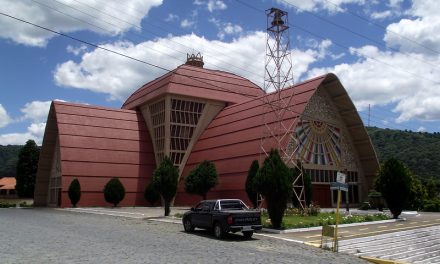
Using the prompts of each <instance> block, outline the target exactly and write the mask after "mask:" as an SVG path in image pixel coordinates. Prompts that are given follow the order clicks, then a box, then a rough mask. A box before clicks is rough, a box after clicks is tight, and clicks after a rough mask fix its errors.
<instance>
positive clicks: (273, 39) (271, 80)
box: [261, 8, 305, 209]
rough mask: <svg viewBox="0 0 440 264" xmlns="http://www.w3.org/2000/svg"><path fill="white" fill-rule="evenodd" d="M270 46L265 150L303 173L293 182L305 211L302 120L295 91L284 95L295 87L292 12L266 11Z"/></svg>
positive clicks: (266, 80) (267, 45) (267, 72)
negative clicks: (300, 144) (298, 130)
mask: <svg viewBox="0 0 440 264" xmlns="http://www.w3.org/2000/svg"><path fill="white" fill-rule="evenodd" d="M266 16H267V38H266V40H267V44H266V58H265V73H264V90H265V91H266V93H270V95H268V96H265V102H264V103H265V107H264V110H263V111H264V115H263V119H264V130H265V131H264V132H263V136H262V138H261V150H262V152H263V153H264V154H265V155H266V156H268V154H269V152H270V150H271V149H272V148H275V149H278V151H279V153H280V156H281V158H282V159H283V161H284V162H285V163H286V164H287V165H288V166H289V167H294V168H296V169H297V170H298V171H299V175H298V177H297V178H296V179H294V182H293V193H294V195H295V197H296V198H297V199H298V202H299V204H300V206H301V207H302V208H303V209H304V206H305V192H304V180H303V171H302V166H301V165H300V164H299V162H298V160H297V158H296V153H295V150H296V149H297V146H298V142H299V141H298V139H297V137H296V133H295V131H294V128H295V125H296V123H297V122H298V121H299V117H298V114H297V113H296V112H295V110H294V107H295V102H294V95H295V94H294V91H292V90H290V91H288V92H283V90H284V89H285V88H287V87H290V86H292V85H293V72H292V58H291V53H290V37H289V18H288V13H287V12H285V11H283V10H280V9H278V8H270V9H268V10H266Z"/></svg>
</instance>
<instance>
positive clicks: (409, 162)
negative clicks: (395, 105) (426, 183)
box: [367, 127, 440, 180]
mask: <svg viewBox="0 0 440 264" xmlns="http://www.w3.org/2000/svg"><path fill="white" fill-rule="evenodd" d="M367 132H368V134H369V135H370V138H371V140H372V142H373V145H374V146H375V148H376V153H377V155H378V158H379V161H380V162H381V163H382V162H384V161H386V160H387V159H389V158H392V157H394V158H396V159H398V160H400V161H402V162H403V163H404V164H405V165H406V166H407V167H408V168H409V169H410V170H411V171H412V173H413V174H414V175H415V176H417V177H419V178H420V179H423V180H427V179H429V178H436V179H440V153H439V150H440V133H438V132H435V133H427V132H412V131H408V130H404V131H402V130H393V129H382V128H377V127H367Z"/></svg>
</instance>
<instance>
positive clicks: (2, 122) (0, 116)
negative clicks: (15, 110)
mask: <svg viewBox="0 0 440 264" xmlns="http://www.w3.org/2000/svg"><path fill="white" fill-rule="evenodd" d="M11 121H12V120H11V117H9V115H8V113H7V112H6V109H5V108H4V107H3V106H2V104H0V127H5V126H7V125H8V124H9V123H10V122H11Z"/></svg>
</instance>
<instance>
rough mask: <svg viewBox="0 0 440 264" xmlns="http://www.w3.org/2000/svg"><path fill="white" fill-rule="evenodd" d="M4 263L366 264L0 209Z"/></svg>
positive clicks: (108, 219)
mask: <svg viewBox="0 0 440 264" xmlns="http://www.w3.org/2000/svg"><path fill="white" fill-rule="evenodd" d="M0 223H1V224H0V234H1V235H0V245H1V247H0V260H1V261H0V262H1V263H246V264H248V263H307V264H310V263H342V264H343V263H366V262H365V261H363V260H361V259H359V258H358V257H356V256H352V255H348V254H344V253H332V252H329V251H323V250H320V249H316V248H312V247H307V246H305V245H301V244H296V243H289V242H287V241H282V240H274V239H270V238H267V237H261V236H255V238H254V239H252V240H244V239H243V238H242V236H241V235H230V236H228V237H227V238H226V239H225V240H216V239H214V238H213V237H212V236H211V235H210V234H209V233H208V232H206V231H196V232H195V233H193V234H187V233H184V232H183V228H182V226H181V225H176V224H169V223H160V222H153V221H146V220H142V219H127V218H121V217H112V216H103V215H97V214H80V213H73V212H68V211H60V210H54V209H0Z"/></svg>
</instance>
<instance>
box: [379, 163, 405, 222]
mask: <svg viewBox="0 0 440 264" xmlns="http://www.w3.org/2000/svg"><path fill="white" fill-rule="evenodd" d="M411 184H412V175H411V172H410V171H409V170H408V168H407V167H405V165H403V164H402V163H401V162H400V161H398V160H397V159H393V158H391V159H389V160H387V161H386V162H385V163H384V164H382V165H381V167H380V169H379V174H378V178H377V179H376V189H377V190H378V191H379V192H381V193H382V195H383V197H384V198H385V201H386V202H387V205H388V208H389V209H390V211H391V213H392V214H393V217H394V218H395V219H397V217H399V215H400V213H402V210H403V208H405V206H406V205H407V203H408V201H409V197H410V192H411Z"/></svg>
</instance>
